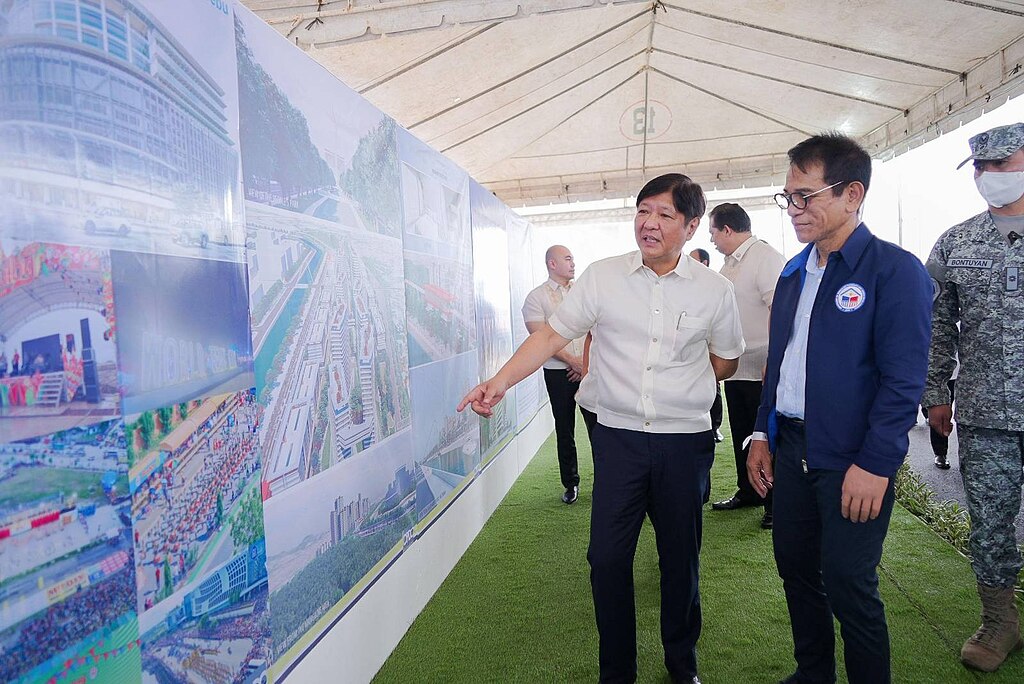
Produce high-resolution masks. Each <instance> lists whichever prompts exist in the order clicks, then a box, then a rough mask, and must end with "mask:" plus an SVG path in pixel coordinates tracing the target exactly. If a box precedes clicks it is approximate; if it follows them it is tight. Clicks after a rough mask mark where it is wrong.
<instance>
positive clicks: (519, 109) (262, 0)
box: [245, 0, 1024, 204]
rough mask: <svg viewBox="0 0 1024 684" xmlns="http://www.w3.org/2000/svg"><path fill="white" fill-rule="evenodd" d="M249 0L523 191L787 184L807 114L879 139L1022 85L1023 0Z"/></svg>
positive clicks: (410, 121)
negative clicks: (677, 175) (686, 179)
mask: <svg viewBox="0 0 1024 684" xmlns="http://www.w3.org/2000/svg"><path fill="white" fill-rule="evenodd" d="M245 4H246V5H247V6H248V7H249V8H250V9H252V10H253V11H255V12H256V13H257V14H258V15H259V16H260V17H262V18H263V19H264V20H266V21H268V22H269V23H270V24H272V25H273V26H274V27H275V28H277V29H278V30H279V31H280V32H281V33H283V34H285V35H286V36H288V37H289V38H290V39H291V40H292V41H293V42H294V43H295V44H297V45H298V46H299V47H301V48H303V49H305V50H306V51H307V52H308V54H309V55H311V56H312V57H313V58H314V59H316V60H317V61H319V62H320V63H321V64H322V65H323V66H325V67H326V68H327V69H329V70H330V71H331V72H332V73H334V74H335V75H337V76H338V77H339V78H340V79H341V80H342V81H344V82H345V83H347V84H348V85H349V86H351V87H352V88H353V89H354V90H356V91H358V92H359V93H361V94H362V95H364V96H365V97H366V98H368V99H369V100H370V101H372V102H373V103H374V104H376V105H377V106H378V107H380V108H381V109H382V110H384V111H385V112H387V113H388V114H390V115H391V116H393V117H394V118H395V119H396V120H397V121H398V122H399V123H401V124H402V125H403V126H405V127H406V128H408V129H409V130H411V131H412V132H413V133H414V134H416V135H417V136H419V137H420V138H421V139H423V140H425V141H426V142H428V143H429V144H430V145H432V146H433V147H435V148H437V149H439V150H441V151H442V152H444V153H445V154H446V155H447V156H449V157H450V158H452V159H454V160H455V161H456V162H458V163H459V164H461V165H462V166H463V167H464V168H465V169H466V170H467V171H468V172H469V173H470V174H471V175H472V176H473V177H474V178H476V179H477V180H479V181H480V182H481V183H482V184H484V185H485V186H486V187H488V188H489V189H491V190H492V191H493V192H495V193H496V194H497V195H498V196H499V197H500V198H502V199H503V200H505V201H506V202H508V203H510V204H543V203H549V202H560V201H575V200H586V199H597V198H602V197H624V196H629V195H631V194H634V193H635V192H636V191H637V190H638V189H639V187H640V186H641V184H642V183H643V180H644V179H645V178H651V177H653V176H655V175H657V174H659V173H664V172H667V171H681V172H683V173H686V174H688V175H690V176H691V177H693V178H694V179H695V180H697V181H698V182H700V183H702V184H703V185H705V187H707V188H711V187H715V188H733V187H739V186H757V185H769V184H772V183H776V184H777V183H780V182H782V180H783V179H784V177H785V171H786V168H787V167H788V162H787V160H786V150H788V149H789V148H790V147H791V146H792V145H793V144H795V143H796V142H798V141H800V140H801V139H803V138H805V137H807V135H809V134H812V133H816V132H820V131H823V130H828V129H838V130H842V131H843V132H846V133H849V134H851V135H853V136H856V137H858V138H859V139H860V140H861V141H862V142H863V144H864V145H865V146H866V147H867V148H868V149H869V150H870V151H871V152H872V154H874V155H875V156H876V157H882V158H885V157H888V156H891V155H893V154H898V153H900V152H902V151H905V150H906V149H909V148H910V147H913V146H915V145H918V144H920V143H921V142H924V141H925V140H928V139H931V138H934V137H935V136H937V135H939V134H940V133H942V132H945V131H948V130H950V129H953V128H956V127H958V126H959V125H960V124H961V122H962V121H966V120H969V119H972V118H974V117H976V116H978V115H979V114H980V113H982V111H984V110H988V109H992V108H994V107H995V106H997V105H998V104H1001V103H1002V102H1004V101H1005V100H1006V98H1007V97H1012V96H1015V95H1017V94H1019V93H1021V92H1024V66H1022V65H1024V2H1020V1H1016V0H984V1H978V2H975V1H972V0H842V1H839V0H832V1H830V2H820V1H816V0H758V1H757V2H753V1H751V0H735V1H733V2H729V3H723V2H715V1H714V0H659V1H657V2H652V1H651V0H615V1H614V3H613V2H612V0H379V1H378V0H330V1H326V2H322V3H320V4H319V7H318V4H317V3H316V2H309V0H305V1H302V0H299V1H296V0H245Z"/></svg>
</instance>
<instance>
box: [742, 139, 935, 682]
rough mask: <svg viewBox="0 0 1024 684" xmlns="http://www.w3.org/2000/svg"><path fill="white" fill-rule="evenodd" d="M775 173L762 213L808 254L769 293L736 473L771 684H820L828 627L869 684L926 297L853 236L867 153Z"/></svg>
mask: <svg viewBox="0 0 1024 684" xmlns="http://www.w3.org/2000/svg"><path fill="white" fill-rule="evenodd" d="M789 160H790V168H789V172H788V174H787V175H786V186H785V188H784V191H783V192H782V193H779V194H778V195H776V196H775V199H776V202H778V204H779V206H780V207H782V208H784V209H786V211H787V213H788V214H789V217H790V219H791V220H792V222H793V228H794V229H795V231H796V236H797V239H798V240H800V242H803V243H810V244H808V245H807V247H806V248H805V249H804V250H803V251H802V252H801V253H800V254H799V255H797V256H796V257H794V258H793V259H792V260H790V261H789V263H787V264H786V266H785V268H784V269H783V271H782V275H781V276H780V277H779V282H778V285H777V287H776V289H775V299H774V301H773V303H772V316H771V322H770V331H769V344H768V364H767V368H766V372H765V379H764V390H763V393H762V395H761V407H760V409H759V411H758V415H757V421H756V423H755V427H754V430H755V432H754V435H753V441H752V443H751V446H750V454H749V457H748V459H747V474H748V477H749V478H750V482H751V484H752V485H753V486H754V489H755V490H757V492H758V493H759V494H761V496H764V495H765V494H766V493H767V491H768V489H769V488H772V489H773V492H774V499H775V530H774V533H773V542H774V549H775V562H776V564H777V565H778V569H779V576H780V577H781V578H782V582H783V588H784V590H785V593H786V603H787V605H788V607H789V616H790V621H791V623H792V628H793V645H794V656H795V658H796V663H797V669H796V672H795V673H794V674H792V675H791V676H790V677H788V678H787V679H785V680H784V681H785V682H786V683H789V684H794V683H800V684H805V683H807V684H811V683H813V684H817V683H818V682H822V683H825V682H828V683H831V682H835V681H836V662H835V639H834V637H833V629H832V617H833V615H834V616H835V617H836V618H837V619H838V620H839V625H840V628H841V634H842V637H843V646H844V652H845V655H846V672H847V676H848V679H849V681H850V683H851V684H885V683H886V682H889V681H891V674H890V664H889V663H890V657H889V632H888V627H887V626H886V622H885V608H884V606H883V605H882V601H881V598H880V597H879V594H878V563H879V560H880V559H881V556H882V542H883V541H884V540H885V534H886V532H887V530H888V527H889V517H890V515H891V513H892V505H893V496H894V495H893V484H892V478H893V475H895V473H896V471H897V470H898V469H899V467H900V465H901V464H902V463H903V459H904V457H905V456H906V453H907V447H908V437H907V435H908V433H909V431H910V428H911V426H912V425H913V424H914V422H915V420H916V412H917V405H918V402H919V401H920V400H921V394H922V391H923V388H924V381H925V375H926V373H927V369H928V341H929V335H930V317H931V302H932V288H931V284H930V281H929V278H928V275H927V273H926V271H925V269H924V266H923V265H922V264H921V262H920V261H919V260H918V259H917V258H916V257H914V256H913V255H912V254H910V253H908V252H906V251H904V250H902V249H900V248H899V247H897V246H895V245H892V244H890V243H887V242H883V241H882V240H879V239H878V238H877V237H875V236H874V235H872V234H871V232H870V231H869V230H868V228H867V226H865V225H864V224H863V223H861V222H860V219H859V214H860V210H861V206H862V204H863V202H864V196H865V194H866V193H867V190H868V185H869V183H870V180H871V159H870V157H869V156H868V154H867V152H865V151H864V150H863V149H862V148H861V147H860V146H859V145H857V144H856V143H855V142H854V141H853V140H851V139H849V138H847V137H845V136H843V135H840V134H837V133H828V134H825V135H818V136H814V137H812V138H809V139H808V140H805V141H804V142H802V143H800V144H799V145H797V146H796V147H794V148H793V149H791V150H790V151H789ZM772 453H774V454H775V463H774V466H773V464H772V457H771V456H772Z"/></svg>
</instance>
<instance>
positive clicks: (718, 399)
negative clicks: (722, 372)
mask: <svg viewBox="0 0 1024 684" xmlns="http://www.w3.org/2000/svg"><path fill="white" fill-rule="evenodd" d="M729 420H730V421H732V415H731V414H730V416H729ZM720 427H722V386H721V385H720V384H718V383H717V382H716V383H715V403H713V404H711V429H712V430H717V429H718V428H720Z"/></svg>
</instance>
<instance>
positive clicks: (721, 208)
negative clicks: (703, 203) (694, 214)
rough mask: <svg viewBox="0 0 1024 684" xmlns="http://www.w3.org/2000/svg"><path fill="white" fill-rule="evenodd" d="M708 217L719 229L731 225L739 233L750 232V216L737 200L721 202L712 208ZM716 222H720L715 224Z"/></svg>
mask: <svg viewBox="0 0 1024 684" xmlns="http://www.w3.org/2000/svg"><path fill="white" fill-rule="evenodd" d="M708 218H709V219H710V220H711V225H712V226H714V227H716V228H717V229H718V230H721V229H722V228H725V227H726V226H729V227H730V228H732V229H733V230H734V231H736V232H737V233H749V232H750V216H748V215H747V212H746V211H744V210H743V207H741V206H740V205H738V204H736V203H735V202H725V203H724V204H719V205H718V206H717V207H715V208H714V209H712V210H711V213H709V214H708ZM716 223H717V224H718V225H717V226H715V224H716Z"/></svg>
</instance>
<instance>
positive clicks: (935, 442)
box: [921, 380, 956, 456]
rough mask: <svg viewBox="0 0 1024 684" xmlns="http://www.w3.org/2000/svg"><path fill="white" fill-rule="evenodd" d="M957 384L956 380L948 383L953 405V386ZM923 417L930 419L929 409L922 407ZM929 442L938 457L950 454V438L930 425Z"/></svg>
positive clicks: (950, 399)
mask: <svg viewBox="0 0 1024 684" xmlns="http://www.w3.org/2000/svg"><path fill="white" fill-rule="evenodd" d="M955 384H956V380H950V381H949V382H947V383H946V387H948V388H949V401H950V403H953V393H954V392H953V386H954V385H955ZM921 415H923V416H924V417H925V419H926V420H927V418H928V409H926V408H925V407H924V406H922V407H921ZM928 440H929V441H930V442H931V443H932V453H933V454H935V455H936V456H945V455H947V454H948V453H949V437H947V436H946V435H944V434H942V433H941V432H937V431H936V430H935V428H933V427H932V426H931V424H930V423H929V424H928Z"/></svg>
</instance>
